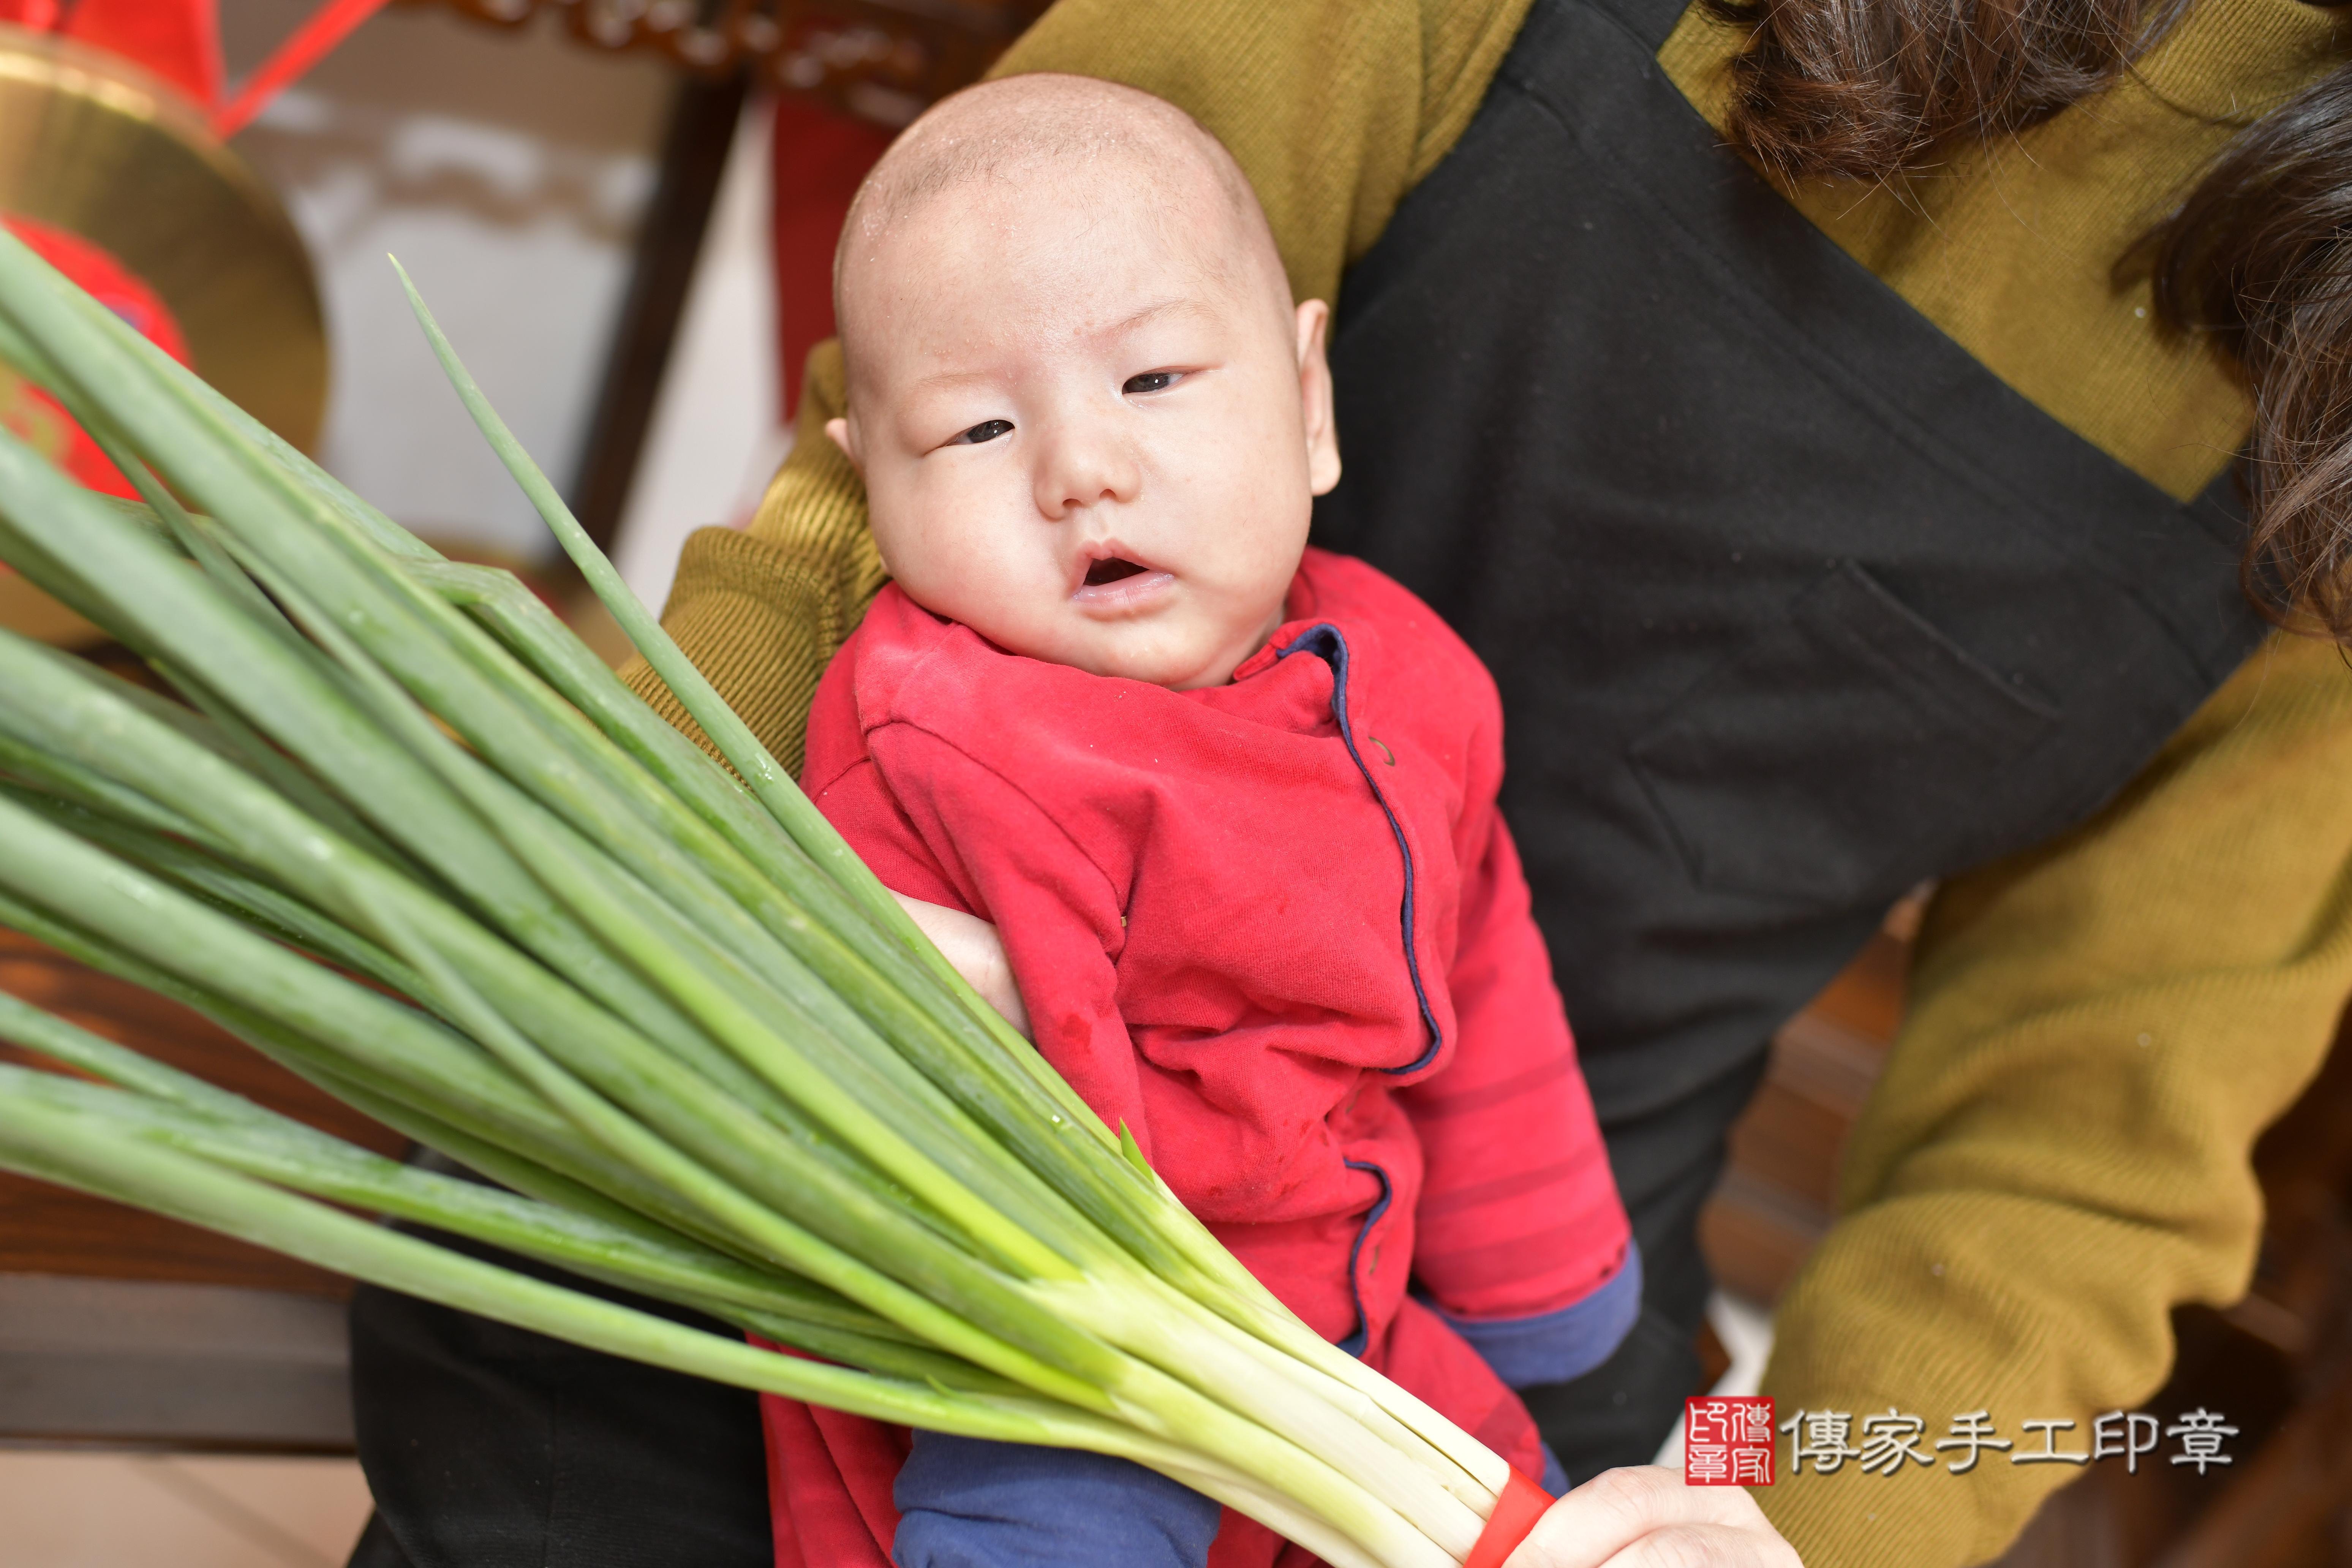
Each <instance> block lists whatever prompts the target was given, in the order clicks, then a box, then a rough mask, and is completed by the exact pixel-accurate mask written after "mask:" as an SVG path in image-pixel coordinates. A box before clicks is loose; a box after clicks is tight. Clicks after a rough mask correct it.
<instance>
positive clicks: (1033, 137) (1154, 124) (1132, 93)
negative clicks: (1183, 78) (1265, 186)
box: [833, 73, 1291, 387]
mask: <svg viewBox="0 0 2352 1568" xmlns="http://www.w3.org/2000/svg"><path fill="white" fill-rule="evenodd" d="M1074 202H1076V203H1077V204H1079V205H1092V206H1096V207H1098V208H1100V209H1103V210H1106V211H1108V209H1111V208H1115V207H1118V206H1122V205H1131V204H1139V205H1141V206H1142V208H1143V209H1144V214H1145V216H1146V218H1147V222H1148V226H1149V228H1150V230H1151V231H1152V232H1153V234H1154V236H1155V237H1156V238H1157V239H1158V240H1160V242H1162V243H1165V244H1169V245H1172V246H1178V247H1186V248H1189V249H1192V250H1196V251H1197V252H1198V253H1199V254H1200V257H1201V258H1202V262H1203V264H1204V265H1205V266H1206V267H1207V268H1209V270H1210V271H1212V272H1213V274H1215V275H1216V276H1217V278H1218V279H1219V280H1220V281H1221V282H1222V283H1223V284H1224V285H1225V286H1227V287H1229V288H1231V289H1234V290H1236V291H1239V292H1241V293H1243V294H1244V295H1247V296H1255V297H1258V298H1261V299H1262V300H1263V301H1264V303H1265V309H1266V310H1268V311H1269V312H1270V313H1271V315H1272V317H1273V318H1275V319H1278V320H1279V321H1282V322H1283V323H1285V324H1286V323H1287V321H1288V319H1289V313H1290V308H1291V299H1290V289H1289V283H1288V280H1287V279H1286V277H1285V276H1284V273H1283V268H1282V258H1281V255H1280V253H1279V252H1278V251H1277V250H1276V247H1275V243H1274V235H1273V231H1272V230H1271V229H1270V228H1269V227H1268V226H1267V225H1266V220H1265V212H1264V211H1263V210H1262V209H1261V208H1260V207H1259V205H1258V202H1257V196H1256V193H1255V192H1254V191H1253V190H1252V189H1251V188H1250V184H1249V179H1248V177H1247V176H1246V175H1244V174H1243V173H1242V170H1241V165H1240V164H1238V163H1235V162H1234V157H1233V154H1232V153H1228V152H1227V151H1226V150H1225V148H1224V145H1223V143H1222V142H1219V141H1218V140H1217V139H1216V138H1215V137H1213V136H1212V135H1210V134H1209V132H1206V131H1205V130H1203V129H1202V127H1201V125H1200V123H1199V122H1198V121H1195V120H1193V119H1192V116H1191V115H1189V114H1187V113H1185V112H1184V111H1183V110H1181V109H1179V108H1177V107H1176V106H1175V105H1174V104H1172V103H1169V102H1167V101H1166V100H1162V99H1159V98H1155V97H1153V96H1152V95H1151V94H1150V93H1148V92H1142V91H1139V90H1138V89H1134V88H1131V87H1124V86H1121V85H1119V84H1118V83H1116V82H1108V81H1101V80H1097V79H1094V78H1091V77H1078V76H1064V75H1058V74H1052V73H1035V74H1031V75H1025V76H1015V77H1007V78H1004V79H1002V80H998V81H991V82H983V83H982V84H981V85H979V86H977V87H972V88H968V89H965V90H964V91H962V92H959V93H957V94H955V95H954V96H952V97H950V98H947V99H944V100H941V101H940V102H939V103H938V104H936V105H934V106H933V107H932V108H931V109H930V110H929V112H927V113H926V114H924V115H923V116H922V118H921V119H919V120H918V121H915V123H914V124H912V125H911V126H909V127H908V129H907V131H906V132H905V133H904V134H903V135H901V136H900V137H899V138H898V140H897V141H896V142H892V143H891V145H890V149H889V151H888V152H887V153H884V154H883V156H882V160H881V162H880V163H877V164H876V165H875V167H874V170H873V172H872V173H871V174H868V175H867V176H866V182H865V184H862V185H861V186H859V188H858V191H857V195H856V199H855V200H854V201H853V202H852V203H851V204H850V208H849V216H848V218H847V221H846V222H845V223H844V224H843V226H842V233H841V243H840V246H839V247H838V248H837V249H836V251H835V256H834V275H833V281H834V310H835V319H836V320H837V321H839V323H840V328H841V335H842V342H843V348H844V350H845V355H846V358H847V361H848V365H849V372H850V378H851V381H852V384H853V387H854V386H855V384H856V381H857V379H858V361H859V359H860V358H861V355H860V354H859V352H858V351H859V347H860V343H859V340H860V338H861V337H862V336H864V335H866V332H867V331H870V330H874V329H877V328H878V327H879V326H880V324H881V322H880V321H878V320H877V310H875V309H874V306H875V304H876V300H875V295H876V293H877V289H876V287H875V282H876V279H877V274H882V273H886V272H887V271H890V270H893V269H895V268H894V264H896V263H898V262H899V261H901V260H902V259H903V258H901V257H900V256H898V255H897V254H894V253H895V252H897V251H898V248H899V247H901V246H902V245H904V244H906V243H908V242H910V241H911V242H912V243H915V244H917V245H919V246H920V247H923V249H924V251H925V253H926V254H927V256H929V257H938V256H940V254H941V253H942V252H943V251H950V250H957V249H961V248H963V247H961V246H960V245H958V244H957V235H956V231H957V230H958V229H961V228H965V227H967V226H971V227H976V228H977V229H979V230H982V231H985V230H991V229H993V230H997V231H1000V232H1002V231H1004V230H1008V229H1012V228H1015V227H1017V226H1024V225H1026V226H1032V227H1034V228H1036V229H1038V230H1040V231H1041V232H1039V233H1038V234H1036V236H1035V238H1036V239H1037V240H1038V241H1039V242H1040V243H1039V244H1038V245H1037V246H1036V247H1035V249H1036V250H1037V252H1038V253H1039V254H1038V256H1037V258H1036V259H1038V260H1039V261H1041V262H1043V263H1045V265H1047V266H1051V265H1052V264H1053V263H1054V261H1055V259H1056V257H1055V252H1056V251H1058V252H1059V256H1058V259H1059V260H1060V261H1061V262H1062V263H1063V264H1065V265H1083V264H1084V262H1085V260H1086V257H1085V250H1086V247H1087V244H1088V242H1089V241H1090V240H1091V239H1092V238H1093V237H1094V236H1093V235H1092V234H1090V233H1088V232H1084V231H1080V232H1073V231H1072V226H1071V225H1070V223H1069V221H1068V220H1069V217H1070V213H1069V208H1070V206H1071V205H1072V204H1073V203H1074ZM1057 220H1058V221H1057ZM1105 227H1106V228H1109V227H1112V226H1105ZM943 231H944V232H943ZM992 248H1000V249H1001V247H992ZM883 288H884V289H887V284H885V285H883ZM886 313H887V312H886Z"/></svg>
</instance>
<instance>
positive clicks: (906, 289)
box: [829, 162, 1339, 689]
mask: <svg viewBox="0 0 2352 1568" xmlns="http://www.w3.org/2000/svg"><path fill="white" fill-rule="evenodd" d="M1120 168H1121V166H1120V165H1119V164H1118V163H1116V162H1114V163H1110V164H1109V166H1108V170H1109V172H1106V170H1105V166H1104V165H1103V164H1101V163H1096V164H1091V165H1083V166H1080V167H1078V168H1076V169H1075V170H1065V171H1064V172H1063V174H1062V175H1060V176H1055V175H1046V176H1031V177H1026V178H1022V179H1017V180H1011V181H1007V180H1001V179H1000V180H983V181H978V182H973V183H971V184H966V185H964V186H961V187H960V188H957V189H952V190H950V191H947V192H945V193H942V194H940V195H936V196H934V197H932V198H930V199H929V200H928V201H926V202H924V203H922V204H920V205H918V206H917V207H916V208H915V209H914V210H913V211H912V212H911V213H909V214H908V215H906V216H901V217H899V218H898V219H896V220H894V221H893V222H891V223H890V224H889V225H888V226H887V228H886V229H884V230H883V231H882V232H881V233H879V234H868V235H863V236H860V237H857V238H856V239H855V240H853V244H854V245H856V246H858V247H859V248H858V249H857V250H856V252H855V253H854V254H853V255H851V256H850V257H849V258H848V259H847V263H846V265H848V266H850V267H852V268H856V269H857V275H856V280H855V283H854V285H852V286H845V290H844V312H845V321H844V322H843V328H844V337H845V341H846V343H847V347H848V352H849V353H850V355H851V359H852V367H853V368H852V372H851V375H852V387H851V395H850V410H849V416H848V418H847V419H846V420H835V421H834V423H833V426H832V427H831V429H830V431H829V433H830V434H831V435H832V436H833V437H834V439H835V440H836V441H838V442H839V443H840V444H841V445H842V447H843V448H844V450H845V451H846V452H848V454H849V456H850V458H851V459H852V460H853V461H854V462H856V465H857V466H858V468H859V469H860V470H861V471H862V472H863V473H864V475H865V478H866V496H867V500H868V502H869V505H870V508H871V512H872V518H873V526H874V536H875V540H876V542H877V544H879V545H880V547H881V552H882V559H883V562H884V563H885V564H886V565H887V566H888V568H889V570H890V574H891V576H892V577H894V578H895V579H897V581H898V584H899V585H900V587H902V588H903V589H904V590H905V591H906V592H907V594H908V595H909V596H911V597H912V598H913V599H914V600H915V602H916V603H918V604H919V605H923V606H924V607H925V608H927V609H929V610H930V611H932V612H933V613H935V614H937V615H940V616H946V617H948V618H949V619H951V620H955V621H959V622H961V623H962V624H963V625H965V626H970V627H971V628H972V629H973V630H974V631H976V632H978V633H980V634H981V635H982V637H987V638H988V639H989V640H990V641H991V642H993V643H995V644H997V645H998V646H999V647H1004V648H1007V649H1009V650H1011V651H1013V652H1014V653H1020V654H1026V655H1029V656H1031V657H1033V658H1042V659H1048V660H1051V661H1053V662H1055V663H1057V664H1066V665H1071V666H1075V667H1076V668H1080V669H1085V670H1089V671H1092V672H1093V673H1095V674H1097V675H1116V676H1126V677H1129V678H1131V679H1137V680H1146V681H1150V682H1152V683H1154V684H1156V685H1161V686H1168V687H1174V688H1178V689H1189V688H1193V687H1200V686H1212V685H1216V684H1218V683H1220V682H1223V680H1225V679H1227V678H1228V677H1230V676H1231V675H1232V674H1233V671H1234V666H1236V665H1237V664H1239V663H1240V662H1241V661H1242V660H1243V659H1244V658H1248V657H1249V656H1250V655H1251V654H1252V653H1253V652H1255V650H1256V649H1257V648H1258V647H1259V646H1260V645H1262V644H1263V643H1264V642H1265V639H1266V637H1267V635H1268V634H1269V633H1270V632H1272V631H1273V629H1274V628H1275V627H1276V626H1277V625H1279V624H1280V623H1281V620H1282V604H1283V597H1284V595H1285V592H1286V589H1287V588H1288V586H1289V584H1290V580H1291V577H1292V575H1293V574H1295V573H1296V572H1297V566H1298V560H1299V555H1300V553H1301V552H1302V551H1303V550H1304V549H1305V548H1306V542H1307V521H1308V515H1309V513H1310V511H1311V510H1312V503H1313V498H1314V497H1315V496H1316V495H1318V494H1319V493H1321V492H1322V491H1324V490H1327V489H1329V488H1330V487H1331V486H1332V485H1333V484H1334V483H1335V482H1337V480H1338V479H1339V451H1338V447H1337V446H1336V444H1335V443H1334V441H1333V439H1332V436H1331V419H1330V380H1329V374H1328V371H1327V369H1326V368H1325V365H1324V360H1323V344H1322V334H1323V322H1324V314H1325V311H1324V307H1323V305H1322V304H1321V303H1320V302H1319V301H1310V302H1309V303H1307V304H1306V305H1303V306H1300V307H1298V308H1297V310H1295V311H1294V310H1292V309H1291V308H1290V304H1289V298H1288V293H1287V290H1286V288H1285V287H1284V285H1283V283H1282V280H1281V278H1280V275H1279V272H1278V271H1277V270H1276V268H1275V267H1274V266H1273V264H1272V262H1271V258H1268V259H1267V260H1266V261H1265V263H1263V264H1261V263H1260V262H1259V261H1258V260H1257V259H1256V258H1255V256H1254V254H1253V253H1252V252H1250V251H1249V250H1248V248H1247V247H1246V244H1245V241H1244V234H1245V231H1244V228H1243V226H1242V225H1241V223H1240V222H1239V220H1238V219H1237V218H1236V217H1235V216H1234V215H1233V214H1232V213H1231V210H1230V207H1229V205H1228V204H1227V203H1226V202H1225V200H1224V199H1223V196H1222V195H1221V194H1219V193H1217V192H1215V191H1213V189H1210V188H1207V187H1206V186H1205V185H1204V188H1203V189H1202V190H1201V191H1198V192H1195V193H1193V195H1192V196H1191V197H1189V198H1188V197H1184V196H1182V195H1179V194H1177V193H1172V192H1171V191H1170V190H1169V189H1167V188H1166V184H1165V182H1162V183H1161V184H1160V187H1159V188H1157V189H1155V188H1154V187H1153V184H1152V183H1150V182H1148V181H1146V180H1145V179H1143V178H1141V177H1133V178H1129V177H1125V175H1124V174H1123V173H1121V172H1119V171H1120ZM1260 244H1261V246H1262V244H1263V242H1262V241H1261V242H1260Z"/></svg>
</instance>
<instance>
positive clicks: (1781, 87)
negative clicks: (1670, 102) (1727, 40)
mask: <svg viewBox="0 0 2352 1568" xmlns="http://www.w3.org/2000/svg"><path fill="white" fill-rule="evenodd" d="M1706 4H1707V7H1708V9H1709V10H1711V11H1713V12H1714V13H1715V14H1716V15H1717V16H1722V17H1724V18H1725V19H1727V20H1728V21H1734V22H1738V23H1742V24H1744V25H1746V26H1750V27H1753V28H1754V29H1755V34H1754V37H1753V38H1752V39H1751V41H1750V42H1749V44H1748V47H1747V48H1746V49H1745V50H1744V51H1742V52H1741V54H1740V56H1739V58H1738V60H1737V61H1735V62H1734V63H1733V66H1732V84H1733V95H1732V105H1731V120H1730V123H1729V126H1728V128H1727V129H1728V130H1729V132H1730V134H1731V139H1732V140H1733V141H1734V142H1737V143H1738V144H1739V145H1740V146H1741V147H1743V148H1745V149H1746V150H1747V151H1748V153H1751V154H1753V155H1754V156H1755V157H1756V159H1757V160H1758V161H1759V162H1760V163H1763V164H1764V165H1765V166H1766V167H1767V168H1769V169H1770V170H1772V171H1773V172H1774V173H1776V174H1780V175H1782V176H1784V177H1789V178H1803V177H1807V176H1823V175H1827V176H1832V177H1844V178H1852V179H1867V180H1876V179H1885V178H1888V177H1890V176H1892V175H1895V174H1906V173H1912V172H1916V171H1918V170H1920V169H1924V168H1926V167H1927V166H1929V165H1930V164H1931V163H1933V162H1934V161H1935V159H1936V158H1937V155H1938V154H1939V153H1941V152H1942V151H1943V149H1944V148H1946V147H1947V146H1948V145H1951V144H1953V143H1955V142H1965V141H1982V140H1983V139H1985V138H1986V137H1990V136H2002V135H2008V134H2011V133H2012V132H2019V131H2022V130H2024V129H2025V128H2026V127H2028V126H2030V125H2034V124H2037V123H2039V122H2040V121H2044V120H2047V119H2049V118H2050V117H2051V116H2052V115H2053V114H2055V113H2057V112H2058V111H2059V110H2062V109H2064V108H2065V107H2066V106H2067V105H2068V104H2071V103H2074V102H2075V101H2077V100H2081V99H2083V98H2085V97H2087V96H2089V95H2090V94H2092V93H2094V92H2096V91H2098V90H2099V89H2101V88H2103V87H2105V86H2106V85H2107V84H2108V83H2110V82H2112V81H2113V80H2115V79H2116V77H2117V76H2119V75H2121V74H2122V72H2123V69H2124V68H2125V67H2126V66H2127V65H2129V64H2130V63H2131V62H2132V60H2133V59H2134V58H2137V56H2138V55H2139V54H2140V53H2141V52H2142V51H2143V50H2145V49H2146V48H2147V46H2148V45H2150V44H2152V43H2153V42H2155V41H2156V39H2157V38H2158V37H2160V36H2162V34H2163V32H2164V29H2165V28H2166V27H2167V26H2169V25H2170V23H2171V21H2172V19H2173V18H2174V17H2175V16H2177V15H2178V14H2179V11H2180V9H2181V6H2180V5H2179V3H2178V0H1706Z"/></svg>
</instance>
